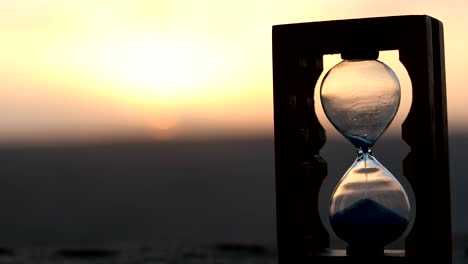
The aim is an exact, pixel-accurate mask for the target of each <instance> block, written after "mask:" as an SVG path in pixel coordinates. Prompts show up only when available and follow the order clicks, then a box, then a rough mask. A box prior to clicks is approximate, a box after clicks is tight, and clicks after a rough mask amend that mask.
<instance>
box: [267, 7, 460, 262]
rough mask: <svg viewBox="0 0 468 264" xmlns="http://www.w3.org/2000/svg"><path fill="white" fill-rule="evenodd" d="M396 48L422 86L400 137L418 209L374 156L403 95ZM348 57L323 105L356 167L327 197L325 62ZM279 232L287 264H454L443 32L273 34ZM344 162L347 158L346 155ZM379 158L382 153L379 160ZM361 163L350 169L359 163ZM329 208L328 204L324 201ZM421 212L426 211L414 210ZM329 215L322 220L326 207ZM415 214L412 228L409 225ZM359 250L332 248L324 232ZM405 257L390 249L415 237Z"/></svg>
mask: <svg viewBox="0 0 468 264" xmlns="http://www.w3.org/2000/svg"><path fill="white" fill-rule="evenodd" d="M385 50H397V51H398V54H399V59H400V62H401V63H402V64H403V66H404V67H405V69H406V70H407V72H408V75H409V77H410V79H411V93H412V102H411V108H410V110H409V113H408V116H407V117H406V119H405V120H404V122H403V124H402V129H401V137H402V141H404V142H405V143H406V144H407V146H408V148H409V152H408V154H407V155H406V157H405V158H404V159H403V160H402V161H401V162H402V168H403V175H402V176H403V177H404V178H405V179H406V180H407V181H408V183H409V184H410V186H411V189H412V191H413V194H414V199H415V203H414V204H413V203H411V204H410V202H409V201H408V196H407V194H406V192H405V190H404V189H403V188H402V186H401V184H400V183H399V182H398V180H397V179H396V178H395V177H394V176H393V175H392V173H391V172H390V171H388V170H387V169H386V168H385V167H384V165H382V164H380V162H378V161H377V159H376V158H375V157H374V154H373V153H372V147H373V146H374V145H375V144H378V139H379V137H380V136H381V135H382V134H383V133H384V132H385V130H386V128H387V127H388V126H389V124H390V123H391V122H392V120H393V118H394V115H395V113H396V111H397V109H398V105H399V100H400V87H399V82H398V79H397V78H396V76H395V74H394V73H393V71H392V70H391V69H390V68H389V67H388V66H387V65H385V64H384V63H383V62H380V61H379V60H378V54H379V51H385ZM326 54H341V56H342V58H343V61H342V62H341V63H339V64H338V65H336V66H335V67H333V68H332V69H331V70H330V71H329V72H328V73H327V74H326V77H325V78H324V80H323V82H322V85H321V94H320V100H321V101H322V106H323V108H324V112H325V114H326V116H327V117H328V118H329V120H330V121H331V123H332V124H333V126H334V127H335V128H336V129H337V130H338V131H339V132H340V133H341V134H342V135H343V136H344V137H345V138H346V139H348V141H349V142H350V143H351V144H352V145H354V147H355V148H356V153H357V158H356V160H355V162H354V163H353V164H352V166H351V167H350V168H349V169H348V171H346V172H345V173H344V175H343V176H342V178H341V180H340V181H339V182H338V183H337V185H336V186H334V187H333V190H331V191H330V193H332V197H331V198H329V197H327V198H326V199H322V200H321V199H319V198H320V197H319V196H320V191H321V188H322V186H323V183H324V180H325V179H326V178H327V176H328V164H327V161H326V160H324V159H323V158H322V157H321V149H322V147H323V146H324V144H325V143H326V140H327V139H326V134H327V133H326V131H325V130H324V128H323V127H322V125H321V123H320V121H319V119H318V118H317V115H316V109H315V105H316V104H315V100H316V99H315V98H314V89H315V87H316V84H317V81H318V79H319V77H320V76H321V74H322V71H323V56H324V55H326ZM273 97H274V129H275V180H276V182H275V183H276V226H277V249H278V250H277V253H278V263H279V264H287V263H293V262H311V263H356V261H360V262H361V263H424V262H430V261H432V259H438V260H442V262H444V263H450V261H451V254H452V247H451V216H450V214H451V212H450V178H449V162H448V135H447V107H446V92H445V68H444V42H443V27H442V23H441V22H440V21H438V20H437V19H434V18H432V17H429V16H398V17H379V18H364V19H351V20H337V21H324V22H311V23H298V24H286V25H276V26H273ZM336 155H340V153H336ZM376 156H377V157H378V156H379V155H378V153H377V155H376ZM351 162H352V161H350V163H351ZM323 200H326V201H330V202H329V204H327V205H325V206H322V204H319V201H323ZM415 205H417V208H415ZM322 207H328V213H327V212H325V214H326V215H327V217H326V220H327V221H322V218H321V215H323V212H322V213H320V208H322ZM410 212H411V214H412V215H413V214H415V217H414V220H411V221H412V225H411V226H409V222H410V221H409V220H410V219H409V215H410ZM324 222H329V224H330V226H331V230H332V231H333V232H334V233H335V234H336V235H337V236H338V237H339V238H341V239H342V240H344V241H345V242H346V243H347V244H348V246H347V249H346V250H345V249H339V248H333V247H332V246H331V244H330V234H329V232H328V230H327V228H326V227H325V225H324ZM405 232H406V233H407V236H406V237H405V240H404V247H403V248H400V249H399V250H389V249H388V248H386V247H385V246H386V245H387V244H388V243H390V242H392V241H394V240H395V239H397V238H399V237H401V236H402V235H403V234H404V233H405Z"/></svg>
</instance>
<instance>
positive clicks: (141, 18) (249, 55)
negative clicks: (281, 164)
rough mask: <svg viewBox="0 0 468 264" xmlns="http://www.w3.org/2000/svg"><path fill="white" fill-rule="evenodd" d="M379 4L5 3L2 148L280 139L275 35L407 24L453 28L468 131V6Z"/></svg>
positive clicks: (451, 61) (452, 85)
mask: <svg viewBox="0 0 468 264" xmlns="http://www.w3.org/2000/svg"><path fill="white" fill-rule="evenodd" d="M381 2H382V1H375V0H354V1H352V0H348V1H346V0H343V1H338V0H332V1H321V2H319V1H309V0H304V1H292V0H290V1H271V0H270V1H255V0H244V1H242V0H239V1H229V2H228V1H215V0H199V1H192V0H172V1H154V0H82V1H74V0H15V1H1V2H0V10H2V16H1V17H0V58H1V59H0V142H11V141H18V140H19V141H28V140H57V139H83V138H84V139H92V138H96V137H98V138H103V137H105V138H109V137H110V138H113V137H119V136H128V135H152V136H154V137H156V138H161V139H164V138H166V139H170V138H176V137H189V136H202V135H205V136H212V135H213V134H223V133H234V134H239V133H240V134H252V133H260V134H271V133H272V127H273V121H272V119H273V114H272V112H273V108H272V73H271V26H272V25H274V24H284V23H293V22H310V21H320V20H331V19H344V18H356V17H367V16H387V15H404V14H428V15H432V16H434V17H436V18H438V19H440V20H442V21H443V22H444V26H445V37H446V39H445V41H446V67H447V87H448V88H447V89H448V106H449V109H448V110H449V122H450V123H449V124H450V129H451V131H455V130H457V129H465V130H466V129H468V125H465V124H464V122H463V121H464V120H465V117H466V116H468V108H467V107H466V106H465V104H466V103H465V102H466V101H467V99H468V93H467V92H466V91H465V87H464V84H465V83H467V82H468V75H467V74H466V73H465V71H466V70H465V69H464V66H465V65H464V63H463V62H464V61H468V60H467V59H468V55H467V53H466V52H465V46H466V43H467V41H468V34H467V30H466V29H467V28H468V16H466V14H465V12H464V10H468V2H466V1H462V0H459V1H455V0H448V1H407V0H405V1H403V0H395V1H391V2H389V3H387V4H383V3H381ZM383 57H384V58H388V60H389V61H387V62H388V63H389V64H391V66H392V68H394V67H396V68H398V67H399V66H398V62H397V60H396V57H397V55H396V54H392V53H390V54H384V55H383ZM328 64H330V65H329V66H331V64H332V62H328ZM328 64H327V65H328ZM394 65H395V66H394ZM395 70H396V71H397V73H398V69H395ZM400 78H401V81H402V84H403V86H405V85H406V84H405V80H406V77H405V76H402V77H400ZM403 88H404V87H403ZM402 108H403V109H404V108H405V104H404V103H403V106H402ZM404 111H405V110H403V112H404ZM406 111H407V110H406ZM402 117H403V116H402V114H400V118H402ZM207 131H212V132H211V134H210V133H207Z"/></svg>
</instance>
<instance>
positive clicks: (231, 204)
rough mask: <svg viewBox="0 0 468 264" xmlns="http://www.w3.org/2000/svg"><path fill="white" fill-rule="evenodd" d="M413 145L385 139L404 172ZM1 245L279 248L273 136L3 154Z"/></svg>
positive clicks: (460, 155) (459, 226) (385, 152)
mask: <svg viewBox="0 0 468 264" xmlns="http://www.w3.org/2000/svg"><path fill="white" fill-rule="evenodd" d="M450 147H451V149H450V151H451V153H450V155H451V177H452V200H453V202H452V203H453V204H452V214H453V230H454V237H455V239H456V240H455V241H456V246H457V247H458V246H462V245H461V244H460V243H462V241H463V240H464V239H465V238H466V237H467V235H468V224H466V223H468V210H466V206H465V205H464V201H466V199H467V198H468V197H467V194H466V189H467V188H468V177H466V171H467V169H468V164H467V163H466V154H465V153H466V149H468V136H465V135H451V136H450ZM406 151H408V149H407V147H405V145H404V143H403V142H402V141H401V140H400V139H396V138H391V137H389V138H383V139H382V140H381V141H380V142H379V143H378V145H377V146H376V148H375V155H376V157H377V158H378V159H379V160H380V161H381V163H383V164H384V165H385V166H386V167H387V168H388V169H389V170H390V171H392V172H393V173H394V174H395V175H397V176H398V175H401V168H400V166H401V162H400V160H401V159H402V158H403V157H404V155H405V153H406ZM322 155H323V156H324V157H325V158H326V159H327V160H329V164H330V166H329V167H330V168H329V175H330V176H331V177H334V178H336V179H337V178H338V177H340V176H341V175H342V174H343V173H344V171H345V170H346V169H347V168H348V167H349V166H350V165H351V163H352V162H353V160H354V155H355V153H354V150H353V148H352V147H351V145H350V144H349V143H347V142H345V141H344V140H342V139H337V140H336V139H331V140H329V141H328V142H327V144H326V146H325V147H324V148H323V150H322ZM0 210H1V212H2V217H1V218H0V233H1V236H0V243H2V244H14V243H30V242H41V243H53V242H60V241H70V242H73V241H94V242H98V241H121V240H131V241H135V240H138V241H190V242H195V243H207V242H222V241H250V242H258V243H269V244H270V243H274V241H275V193H274V144H273V137H263V138H237V139H219V140H200V141H148V140H128V141H125V142H124V141H121V142H102V143H92V144H91V143H90V144H56V145H34V146H32V145H31V146H26V145H23V146H19V145H18V146H16V145H4V146H2V147H0ZM465 246H466V245H465Z"/></svg>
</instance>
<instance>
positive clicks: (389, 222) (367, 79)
mask: <svg viewBox="0 0 468 264" xmlns="http://www.w3.org/2000/svg"><path fill="white" fill-rule="evenodd" d="M377 56H378V52H369V51H367V52H359V51H353V52H344V53H342V58H343V59H344V60H343V61H342V62H340V63H339V64H337V65H336V66H334V67H333V68H332V69H331V70H330V71H329V72H328V73H327V74H326V75H325V77H324V79H323V81H322V84H321V89H320V99H321V101H322V105H323V108H324V111H325V114H326V116H327V117H328V119H329V120H330V122H331V123H332V124H333V126H334V127H335V128H336V129H337V130H338V131H339V132H340V133H341V134H342V135H343V136H344V137H345V138H347V139H348V140H349V141H350V142H351V143H352V144H353V145H354V147H355V148H356V150H357V158H356V161H355V162H354V163H353V164H352V166H351V167H350V168H349V169H348V171H347V172H346V173H345V174H344V176H343V177H342V178H341V180H340V182H339V184H338V185H337V187H336V188H335V191H334V192H333V195H332V199H331V203H330V210H329V211H330V212H329V213H330V223H331V226H332V228H333V230H334V231H335V233H336V235H337V236H338V237H340V238H341V239H343V240H345V241H346V242H348V244H349V246H348V254H359V253H360V252H363V253H365V254H372V253H375V252H377V253H378V252H379V251H380V252H383V247H384V246H385V245H387V244H388V243H390V242H392V241H394V240H396V239H397V238H399V237H400V236H401V235H402V234H403V232H404V231H405V230H406V228H407V226H408V222H409V215H410V204H409V200H408V197H407V195H406V192H405V190H404V189H403V187H402V186H401V184H400V183H399V182H398V180H397V179H396V178H395V177H394V176H393V175H392V174H391V173H390V172H389V171H388V170H387V169H386V168H385V167H384V166H383V165H382V164H380V163H379V162H378V161H377V160H376V159H375V158H374V156H373V155H372V147H373V146H374V144H375V143H376V141H377V140H378V139H379V137H380V136H381V135H382V134H383V133H384V132H385V130H386V129H387V127H388V126H389V125H390V123H391V122H392V120H393V118H394V116H395V114H396V112H397V110H398V106H399V104H400V93H401V92H400V84H399V81H398V79H397V77H396V75H395V73H394V72H393V71H392V70H391V69H390V68H389V67H388V66H387V65H386V64H384V63H382V62H380V61H378V60H376V59H377Z"/></svg>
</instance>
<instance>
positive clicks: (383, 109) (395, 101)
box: [320, 60, 401, 152]
mask: <svg viewBox="0 0 468 264" xmlns="http://www.w3.org/2000/svg"><path fill="white" fill-rule="evenodd" d="M400 91H401V90H400V83H399V82H398V78H397V77H396V75H395V73H394V72H393V71H392V70H391V69H390V67H388V66H387V65H386V64H384V63H382V62H380V61H378V60H343V61H342V62H341V63H339V64H337V65H336V66H334V67H333V68H332V69H331V70H330V71H329V72H328V73H327V74H326V75H325V77H324V79H323V81H322V86H321V88H320V98H321V101H322V106H323V109H324V111H325V114H326V115H327V117H328V119H329V120H330V122H331V123H332V124H333V126H335V128H336V129H337V130H338V131H339V132H340V133H341V134H342V135H343V136H345V137H346V138H347V139H348V140H349V141H351V143H353V145H354V146H355V147H356V148H358V149H361V150H362V151H363V152H367V151H368V150H369V148H371V147H372V146H373V145H374V143H375V141H376V140H377V139H378V138H379V137H380V136H381V135H382V133H383V132H384V131H385V130H386V129H387V127H388V126H389V125H390V123H391V122H392V120H393V118H394V117H395V114H396V112H397V110H398V107H399V104H400V94H401V92H400Z"/></svg>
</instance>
